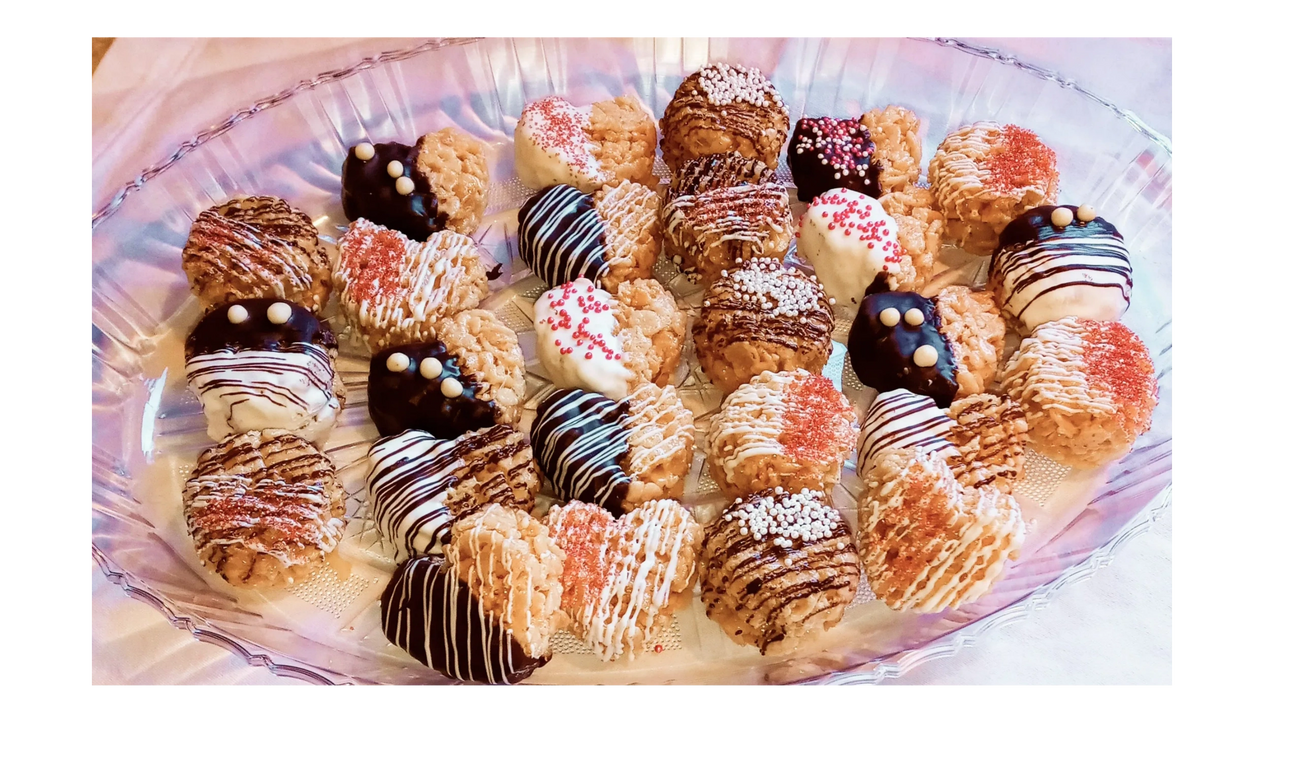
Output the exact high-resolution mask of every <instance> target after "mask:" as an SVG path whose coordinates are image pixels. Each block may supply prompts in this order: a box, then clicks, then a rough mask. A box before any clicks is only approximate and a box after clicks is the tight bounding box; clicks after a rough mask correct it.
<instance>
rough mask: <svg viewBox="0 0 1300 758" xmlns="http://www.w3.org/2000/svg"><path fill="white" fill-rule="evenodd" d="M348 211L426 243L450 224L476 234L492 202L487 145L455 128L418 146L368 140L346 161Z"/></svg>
mask: <svg viewBox="0 0 1300 758" xmlns="http://www.w3.org/2000/svg"><path fill="white" fill-rule="evenodd" d="M342 185H343V214H344V215H345V216H347V218H348V220H349V221H357V220H358V219H363V218H364V219H368V220H369V221H371V222H372V223H375V224H378V225H380V226H386V227H388V228H389V229H394V230H396V231H399V232H401V233H402V234H405V235H406V236H408V237H410V238H411V239H413V240H416V241H419V242H423V241H425V240H427V239H429V237H430V235H432V234H434V233H435V232H440V231H442V230H444V229H450V230H451V231H454V232H459V233H461V234H473V233H474V230H476V229H478V225H479V222H480V221H482V219H483V210H484V208H485V207H486V202H487V187H488V167H487V145H486V144H485V143H484V142H483V141H482V140H479V139H476V138H474V137H471V136H470V135H468V134H466V133H464V132H462V131H460V130H457V129H453V128H451V127H447V128H446V129H442V130H441V131H437V132H433V133H431V134H426V135H424V136H422V137H420V139H419V140H418V141H417V142H416V143H415V145H413V146H412V145H404V144H402V143H400V142H380V143H370V142H362V143H360V144H358V145H354V146H352V147H351V148H349V149H348V155H347V158H345V159H344V160H343V177H342Z"/></svg>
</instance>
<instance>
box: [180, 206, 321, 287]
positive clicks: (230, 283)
mask: <svg viewBox="0 0 1300 758" xmlns="http://www.w3.org/2000/svg"><path fill="white" fill-rule="evenodd" d="M181 267H182V268H184V269H185V276H186V277H187V278H189V280H190V289H191V290H193V292H194V295H195V296H196V297H198V299H199V302H201V303H203V306H204V307H205V308H212V307H215V306H218V305H225V304H227V303H232V302H235V301H236V300H251V299H260V298H268V297H274V298H278V299H280V300H287V301H289V302H291V303H295V304H297V305H301V306H303V307H304V308H307V309H309V310H312V311H319V310H320V309H321V308H324V307H325V303H326V302H327V301H328V300H329V298H330V287H331V283H330V260H329V256H328V255H327V254H326V253H325V249H324V247H323V246H322V245H321V243H320V238H319V237H317V236H316V227H315V226H313V225H312V223H311V217H310V216H308V215H307V214H306V213H303V212H302V211H300V210H298V209H297V208H293V207H291V206H290V205H289V204H288V203H286V202H285V201H283V200H281V199H280V198H278V197H269V196H265V195H258V196H255V197H240V198H235V199H233V200H227V201H226V202H224V203H222V204H221V205H216V206H213V207H211V208H208V209H207V210H205V211H203V212H202V213H200V214H199V217H198V218H196V219H194V224H193V225H192V226H191V227H190V236H189V239H187V240H186V241H185V249H184V250H182V251H181Z"/></svg>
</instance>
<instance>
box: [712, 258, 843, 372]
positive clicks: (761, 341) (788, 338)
mask: <svg viewBox="0 0 1300 758" xmlns="http://www.w3.org/2000/svg"><path fill="white" fill-rule="evenodd" d="M725 273H726V275H725V276H722V277H719V278H718V279H716V280H714V282H713V284H711V285H709V287H708V289H707V290H705V292H704V301H703V304H702V307H701V308H700V317H699V319H697V320H696V322H695V325H694V326H693V327H692V333H693V334H694V338H695V354H696V356H697V357H698V358H699V360H700V367H701V368H703V369H704V373H705V374H706V375H708V377H709V380H710V381H712V382H713V383H714V384H716V385H717V386H718V387H719V388H721V389H722V391H723V392H725V393H730V392H732V391H734V390H735V389H736V388H737V387H739V386H740V385H742V384H744V383H746V382H748V381H749V380H751V379H753V378H754V377H756V376H758V375H759V374H761V373H763V372H764V371H790V370H793V369H798V368H802V369H807V370H808V371H809V372H811V373H814V374H816V373H820V372H821V370H822V368H823V367H824V366H825V365H826V361H827V360H828V359H829V358H830V355H831V333H832V332H833V331H834V330H835V312H834V310H833V309H832V306H833V305H834V304H835V301H834V300H833V299H830V298H827V297H826V292H825V291H824V290H823V289H822V285H821V283H820V282H818V281H817V279H816V278H815V277H810V276H808V275H807V274H804V273H803V272H802V271H799V270H797V269H792V268H786V267H784V266H783V265H782V264H781V262H780V261H777V260H773V259H771V258H755V259H753V260H751V261H748V262H746V263H743V264H741V265H740V266H738V267H737V268H735V269H731V270H727V271H726V272H725Z"/></svg>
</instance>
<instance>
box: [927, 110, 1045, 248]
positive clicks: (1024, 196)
mask: <svg viewBox="0 0 1300 758" xmlns="http://www.w3.org/2000/svg"><path fill="white" fill-rule="evenodd" d="M929 178H930V188H931V190H932V191H933V193H934V201H935V206H936V207H937V208H938V210H940V211H941V212H943V214H944V216H945V217H946V219H947V224H946V229H945V234H946V236H947V237H948V238H949V239H950V240H952V241H953V242H955V243H956V244H957V245H959V246H961V247H962V248H963V249H964V250H965V251H966V252H968V253H973V254H975V255H990V254H992V253H993V251H994V249H996V247H997V244H998V234H1000V233H1001V232H1002V230H1003V229H1004V228H1006V226H1007V224H1009V223H1011V221H1012V220H1014V219H1015V218H1016V217H1017V216H1019V215H1020V214H1021V213H1024V212H1025V211H1027V210H1029V209H1030V208H1034V207H1036V206H1039V205H1046V204H1050V203H1055V202H1056V190H1057V183H1058V179H1059V177H1058V175H1057V172H1056V153H1055V152H1054V151H1053V150H1052V149H1051V148H1050V147H1048V146H1047V145H1044V144H1043V142H1042V140H1040V139H1039V138H1038V135H1036V134H1034V133H1033V132H1032V131H1030V130H1028V129H1025V128H1022V127H1019V126H1015V125H1005V126H1004V125H1001V124H996V123H993V122H991V121H979V122H976V123H974V124H971V125H970V126H964V127H962V128H961V129H958V130H957V131H955V132H953V133H952V134H949V135H948V136H947V137H945V138H944V140H943V142H942V143H940V145H939V147H938V149H937V150H936V151H935V154H934V158H933V160H931V161H930V172H929Z"/></svg>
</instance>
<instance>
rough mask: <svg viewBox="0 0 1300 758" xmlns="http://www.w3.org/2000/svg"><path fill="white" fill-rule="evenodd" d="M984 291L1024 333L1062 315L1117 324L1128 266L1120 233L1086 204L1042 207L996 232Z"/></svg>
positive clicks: (1127, 292)
mask: <svg viewBox="0 0 1300 758" xmlns="http://www.w3.org/2000/svg"><path fill="white" fill-rule="evenodd" d="M1057 221H1061V222H1064V223H1061V224H1060V225H1058V224H1057V223H1056V222H1057ZM989 287H990V288H991V289H992V290H993V294H994V295H995V296H996V297H997V301H998V305H999V306H1000V307H1001V308H1002V309H1003V310H1004V311H1006V313H1007V315H1009V316H1011V317H1012V318H1013V319H1014V320H1015V321H1016V322H1017V323H1019V324H1020V325H1021V326H1022V327H1023V328H1024V330H1025V331H1026V332H1030V331H1033V330H1034V329H1035V328H1036V327H1037V326H1038V325H1039V324H1042V323H1045V322H1048V321H1056V320H1058V319H1062V318H1065V317H1066V316H1080V317H1082V318H1090V319H1094V320H1096V321H1117V320H1119V317H1120V316H1123V315H1124V312H1125V311H1127V310H1128V304H1129V298H1130V296H1131V293H1132V291H1133V264H1132V263H1130V262H1129V255H1128V248H1126V247H1125V246H1124V237H1123V236H1122V235H1121V234H1120V233H1119V230H1118V229H1116V228H1115V227H1114V226H1113V225H1111V224H1110V223H1109V222H1107V221H1106V219H1104V218H1101V217H1100V216H1098V215H1097V213H1096V211H1094V210H1092V209H1091V208H1090V207H1088V206H1077V205H1044V206H1040V207H1038V208H1034V209H1033V210H1030V211H1026V212H1025V213H1022V214H1021V215H1020V216H1019V217H1017V218H1016V220H1015V221H1012V222H1011V223H1010V224H1008V225H1007V228H1005V229H1003V230H1002V235H1001V236H1000V237H999V239H998V250H997V252H996V253H994V254H993V260H992V262H991V263H990V265H989Z"/></svg>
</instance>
